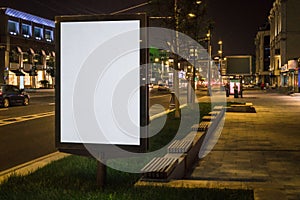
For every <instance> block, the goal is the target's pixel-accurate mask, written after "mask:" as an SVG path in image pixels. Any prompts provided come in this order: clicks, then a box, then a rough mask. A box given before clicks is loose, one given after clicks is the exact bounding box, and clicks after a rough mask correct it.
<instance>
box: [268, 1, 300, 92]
mask: <svg viewBox="0 0 300 200" xmlns="http://www.w3.org/2000/svg"><path fill="white" fill-rule="evenodd" d="M299 7H300V1H299V0H276V1H275V2H274V4H273V8H272V9H271V11H270V15H269V17H268V18H269V23H270V72H271V74H272V79H271V82H272V83H273V84H277V85H278V86H280V88H281V89H283V90H287V91H292V92H299V86H300V84H299V82H300V80H299V78H298V76H299V67H298V59H299V57H300V25H299V21H300V12H299Z"/></svg>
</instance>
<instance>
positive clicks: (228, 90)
mask: <svg viewBox="0 0 300 200" xmlns="http://www.w3.org/2000/svg"><path fill="white" fill-rule="evenodd" d="M225 91H226V97H229V93H230V86H229V83H228V82H227V83H226V84H225Z"/></svg>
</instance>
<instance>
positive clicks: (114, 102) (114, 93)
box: [56, 16, 146, 147]
mask: <svg viewBox="0 0 300 200" xmlns="http://www.w3.org/2000/svg"><path fill="white" fill-rule="evenodd" d="M139 17H140V16H139ZM139 17H128V16H126V17H125V18H122V17H120V16H71V17H58V18H57V19H56V23H57V24H56V29H57V34H56V35H57V39H58V40H57V41H58V42H57V44H58V45H57V51H58V52H59V53H58V57H57V63H58V65H57V83H56V86H57V87H56V89H57V91H56V95H57V101H56V103H57V107H56V108H57V110H56V116H57V119H56V132H57V135H56V141H57V146H58V147H62V146H63V144H69V145H70V144H96V145H97V144H101V145H108V144H112V145H125V146H126V145H133V146H140V145H141V126H140V125H141V119H142V117H145V116H142V117H141V109H144V106H141V100H142V99H141V95H142V93H144V92H141V91H142V90H141V73H140V72H141V71H140V65H141V51H140V44H141V40H142V38H141V32H140V30H141V27H142V25H141V23H142V22H141V20H140V19H139ZM145 74H146V73H145ZM143 98H144V97H143ZM142 113H144V111H143V112H142ZM68 147H69V146H68Z"/></svg>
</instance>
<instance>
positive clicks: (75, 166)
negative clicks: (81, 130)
mask: <svg viewBox="0 0 300 200" xmlns="http://www.w3.org/2000/svg"><path fill="white" fill-rule="evenodd" d="M199 105H200V108H201V115H205V113H206V112H209V111H210V104H205V103H200V104H199ZM179 121H180V120H175V119H173V118H172V113H170V115H169V116H168V120H167V124H166V125H165V126H164V128H163V129H162V130H161V132H160V133H159V134H157V135H156V136H155V137H153V138H151V139H150V145H151V147H150V151H151V150H153V149H157V148H159V147H160V146H161V145H163V144H164V143H166V142H167V141H168V140H170V138H172V137H174V136H173V135H172V133H174V131H175V132H176V131H177V130H176V129H177V128H178V124H177V125H176V123H177V122H179ZM96 168H97V162H96V160H95V159H92V158H86V157H80V156H69V157H66V158H64V159H61V160H58V161H55V162H53V163H51V164H49V165H47V166H45V167H43V168H41V169H39V170H37V171H35V172H34V173H32V174H30V175H27V176H11V177H10V178H9V179H8V180H6V181H5V182H4V183H3V184H2V185H0V199H1V200H6V199H7V200H13V199H16V200H19V199H22V200H27V199H28V200H29V199H30V200H32V199H59V200H61V199H62V200H64V199H72V200H73V199H75V200H76V199H84V200H85V199H101V200H102V199H108V200H123V199H124V200H125V199H126V200H131V199H133V200H147V199H149V200H150V199H151V200H153V199H175V200H176V199H178V200H182V199H184V200H189V199H195V200H196V199H197V200H198V199H199V200H200V199H209V200H210V199H230V200H233V199H241V200H242V199H245V200H246V199H247V200H248V199H249V200H250V199H253V191H245V190H219V189H185V188H164V187H134V183H135V182H136V181H137V180H138V179H139V178H140V177H141V175H140V174H132V173H126V172H121V171H117V170H114V169H112V168H109V167H108V168H107V179H106V187H105V188H104V189H99V188H97V186H96Z"/></svg>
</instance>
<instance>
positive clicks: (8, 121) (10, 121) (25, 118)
mask: <svg viewBox="0 0 300 200" xmlns="http://www.w3.org/2000/svg"><path fill="white" fill-rule="evenodd" d="M54 114H55V112H54V111H51V112H45V113H37V114H32V115H25V116H19V117H11V118H7V119H0V126H5V125H9V124H14V123H19V122H24V121H29V120H33V119H39V118H43V117H49V116H53V115H54Z"/></svg>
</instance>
